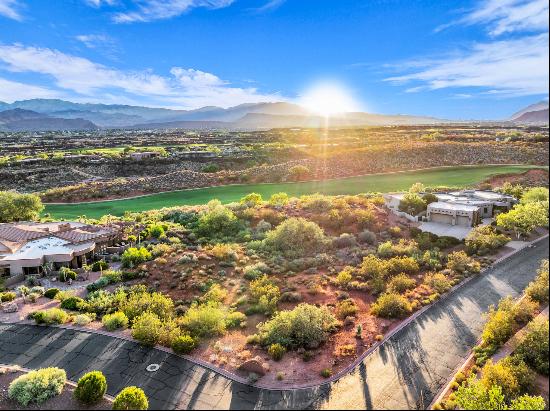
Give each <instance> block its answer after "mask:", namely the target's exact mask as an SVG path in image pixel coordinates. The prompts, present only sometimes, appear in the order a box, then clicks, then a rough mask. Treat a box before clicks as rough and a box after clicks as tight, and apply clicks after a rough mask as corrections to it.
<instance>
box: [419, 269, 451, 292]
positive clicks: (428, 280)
mask: <svg viewBox="0 0 550 411" xmlns="http://www.w3.org/2000/svg"><path fill="white" fill-rule="evenodd" d="M424 284H426V285H428V286H429V287H430V288H431V289H432V290H434V291H435V292H437V293H439V294H443V293H445V292H447V291H449V290H450V289H451V288H452V286H453V282H452V281H451V280H450V279H449V278H447V276H446V275H445V274H443V273H428V274H426V277H425V278H424Z"/></svg>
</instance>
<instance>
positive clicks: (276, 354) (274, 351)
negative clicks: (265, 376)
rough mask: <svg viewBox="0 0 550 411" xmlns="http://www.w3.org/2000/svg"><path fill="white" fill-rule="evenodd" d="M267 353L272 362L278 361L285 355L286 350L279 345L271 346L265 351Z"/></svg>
mask: <svg viewBox="0 0 550 411" xmlns="http://www.w3.org/2000/svg"><path fill="white" fill-rule="evenodd" d="M267 353H268V354H269V356H270V357H271V358H273V360H275V361H280V360H282V359H283V356H284V355H285V353H286V348H285V347H283V346H282V345H281V344H271V345H270V346H269V348H268V349H267Z"/></svg>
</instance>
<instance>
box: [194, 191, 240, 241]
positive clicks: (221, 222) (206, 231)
mask: <svg viewBox="0 0 550 411" xmlns="http://www.w3.org/2000/svg"><path fill="white" fill-rule="evenodd" d="M242 228H243V225H242V223H241V222H240V221H239V219H238V218H237V216H236V215H235V213H233V211H231V210H230V209H229V208H227V207H225V206H224V205H222V203H221V202H220V201H219V200H212V201H210V202H209V203H208V205H207V209H206V210H205V211H204V212H202V213H201V215H200V217H199V220H198V222H197V226H196V228H195V230H194V231H195V234H196V235H197V236H198V237H204V238H208V239H212V240H214V239H218V240H220V242H224V241H225V239H227V238H234V237H235V236H236V235H237V233H238V232H239V231H241V230H242Z"/></svg>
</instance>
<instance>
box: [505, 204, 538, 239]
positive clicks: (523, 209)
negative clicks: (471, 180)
mask: <svg viewBox="0 0 550 411" xmlns="http://www.w3.org/2000/svg"><path fill="white" fill-rule="evenodd" d="M497 225H498V226H500V227H502V228H504V229H506V230H511V231H515V232H516V235H517V237H518V238H520V237H521V236H522V235H529V234H530V233H531V232H532V231H533V230H534V229H535V228H537V227H546V226H548V201H537V202H533V203H527V204H518V205H517V206H515V207H514V208H513V209H512V210H510V211H508V212H507V213H503V214H499V215H498V216H497Z"/></svg>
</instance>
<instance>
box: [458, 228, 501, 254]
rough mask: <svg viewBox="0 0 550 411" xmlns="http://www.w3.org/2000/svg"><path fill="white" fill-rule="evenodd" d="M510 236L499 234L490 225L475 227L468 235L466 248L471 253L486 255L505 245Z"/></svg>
mask: <svg viewBox="0 0 550 411" xmlns="http://www.w3.org/2000/svg"><path fill="white" fill-rule="evenodd" d="M508 241H510V238H509V237H506V236H505V235H503V234H498V233H497V232H496V230H495V228H494V227H492V226H490V225H480V226H477V227H474V229H473V230H472V231H470V233H468V235H467V236H466V239H465V243H466V248H467V249H468V252H469V253H470V254H478V255H485V254H488V253H490V252H492V251H494V250H497V249H499V248H501V247H502V246H504V245H505V244H506V243H507V242H508Z"/></svg>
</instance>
